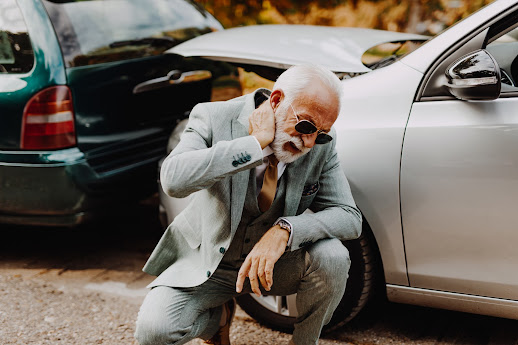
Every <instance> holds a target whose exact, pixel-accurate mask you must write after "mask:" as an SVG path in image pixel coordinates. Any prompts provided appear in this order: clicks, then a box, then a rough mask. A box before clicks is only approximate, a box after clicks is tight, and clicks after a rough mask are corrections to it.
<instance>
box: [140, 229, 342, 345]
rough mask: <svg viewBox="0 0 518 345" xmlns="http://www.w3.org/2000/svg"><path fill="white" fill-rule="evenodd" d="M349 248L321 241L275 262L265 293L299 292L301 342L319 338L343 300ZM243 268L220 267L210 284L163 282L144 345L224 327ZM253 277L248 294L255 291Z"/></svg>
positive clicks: (144, 312)
mask: <svg viewBox="0 0 518 345" xmlns="http://www.w3.org/2000/svg"><path fill="white" fill-rule="evenodd" d="M350 263H351V261H350V259H349V252H348V251H347V248H345V247H344V246H343V245H342V243H341V242H340V241H339V240H337V239H325V240H320V241H318V242H316V243H314V244H312V245H311V246H309V247H306V248H304V249H300V250H296V251H292V252H287V253H285V254H284V255H283V256H282V257H281V258H280V259H279V261H277V263H276V264H275V267H274V275H273V285H272V289H271V290H270V291H265V290H263V289H262V288H261V291H262V293H263V295H290V294H293V293H297V310H298V313H299V315H298V317H297V320H296V323H295V329H294V331H293V338H292V340H293V342H294V343H295V344H296V345H306V344H307V345H310V344H311V345H313V344H317V343H318V338H319V337H320V332H321V331H322V327H323V326H324V325H326V324H327V323H328V322H329V321H330V320H331V316H332V315H333V312H334V310H335V309H336V307H337V306H338V303H339V302H340V300H341V299H342V296H343V294H344V291H345V284H346V281H347V278H348V272H349V267H350ZM238 269H239V268H237V269H224V268H221V267H220V268H218V269H217V270H216V271H215V272H214V274H213V275H212V276H211V277H210V278H209V280H207V281H206V282H205V283H203V284H201V285H199V286H195V287H189V288H174V287H169V286H157V287H155V288H153V289H151V291H150V292H149V293H148V294H147V296H146V298H145V300H144V303H143V304H142V306H141V308H140V311H139V314H138V318H137V328H136V332H135V337H136V338H137V340H138V342H139V344H140V345H166V344H167V345H172V344H175V345H181V344H185V343H187V342H189V341H190V340H192V339H194V338H202V339H210V338H211V337H212V336H213V335H214V334H215V333H216V331H217V330H218V328H219V322H220V319H221V312H222V308H221V306H222V305H223V304H224V303H225V302H227V301H228V300H230V299H232V298H233V297H237V296H238V295H239V294H237V293H236V286H235V284H236V280H237V273H238ZM250 292H251V289H250V283H249V281H248V279H247V280H246V284H245V286H244V288H243V292H242V294H243V293H250Z"/></svg>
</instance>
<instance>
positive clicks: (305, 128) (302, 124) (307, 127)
mask: <svg viewBox="0 0 518 345" xmlns="http://www.w3.org/2000/svg"><path fill="white" fill-rule="evenodd" d="M295 130H296V131H297V132H299V133H301V134H312V133H315V132H316V131H317V128H316V127H315V125H314V124H312V123H311V122H309V121H307V120H302V121H299V122H297V124H296V125H295Z"/></svg>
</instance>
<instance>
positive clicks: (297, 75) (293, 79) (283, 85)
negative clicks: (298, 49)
mask: <svg viewBox="0 0 518 345" xmlns="http://www.w3.org/2000/svg"><path fill="white" fill-rule="evenodd" d="M315 80H319V81H321V82H322V84H324V85H325V86H327V88H328V89H329V91H330V92H332V93H334V94H335V95H336V98H337V100H338V109H340V106H341V103H342V83H341V82H340V79H338V77H337V76H336V75H335V74H334V73H333V72H331V71H330V70H328V69H326V68H323V67H321V66H317V65H311V64H303V65H295V66H291V67H290V68H288V69H287V70H286V71H284V72H283V73H282V74H281V75H280V76H279V78H277V81H276V82H275V84H274V85H273V89H274V90H277V89H280V90H282V92H283V93H284V97H286V100H287V101H288V102H290V103H291V102H293V100H294V99H295V98H296V97H297V96H298V95H299V94H300V93H301V92H302V91H304V90H305V89H306V87H307V86H308V85H309V84H310V83H312V82H314V81H315Z"/></svg>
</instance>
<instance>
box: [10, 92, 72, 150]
mask: <svg viewBox="0 0 518 345" xmlns="http://www.w3.org/2000/svg"><path fill="white" fill-rule="evenodd" d="M74 145H76V133H75V126H74V107H73V104H72V94H71V92H70V89H69V88H68V87H67V86H64V85H60V86H53V87H50V88H47V89H44V90H42V91H40V92H38V93H37V94H36V95H34V96H33V97H32V98H31V99H30V100H29V102H27V105H26V106H25V110H24V112H23V122H22V135H21V144H20V146H21V148H22V149H25V150H49V149H51V150H54V149H61V148H67V147H71V146H74Z"/></svg>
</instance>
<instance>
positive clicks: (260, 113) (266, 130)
mask: <svg viewBox="0 0 518 345" xmlns="http://www.w3.org/2000/svg"><path fill="white" fill-rule="evenodd" d="M248 123H249V126H248V133H249V134H250V135H253V136H254V137H255V138H256V139H257V141H259V144H260V145H261V149H264V148H265V147H266V146H268V145H270V143H271V142H272V141H273V138H274V137H275V114H274V112H273V109H272V107H271V105H270V102H269V100H266V101H264V102H263V103H262V104H261V105H260V106H259V107H257V109H255V110H254V111H253V112H252V115H250V117H249V119H248Z"/></svg>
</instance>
